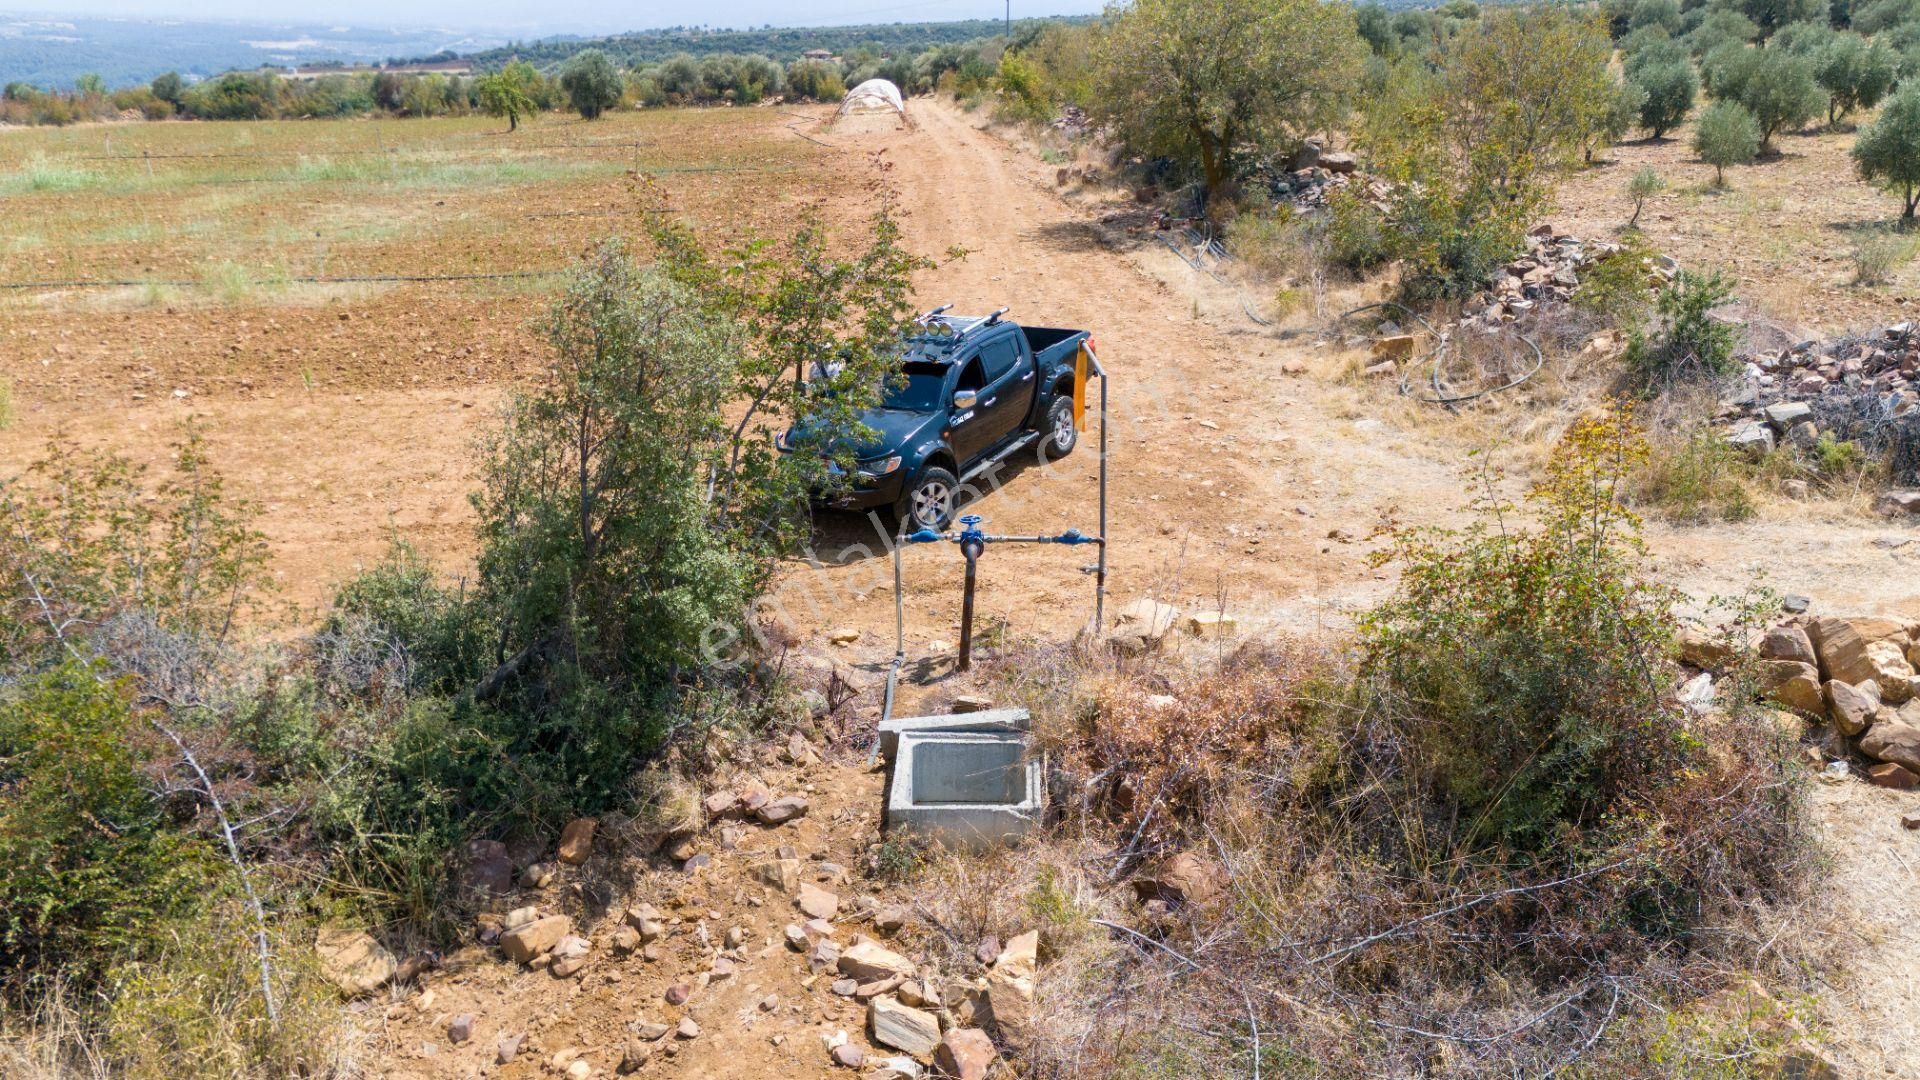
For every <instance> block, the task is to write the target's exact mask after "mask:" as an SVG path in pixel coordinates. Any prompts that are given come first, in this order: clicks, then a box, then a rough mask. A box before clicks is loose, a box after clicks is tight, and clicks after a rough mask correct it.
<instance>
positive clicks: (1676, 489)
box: [1630, 428, 1754, 524]
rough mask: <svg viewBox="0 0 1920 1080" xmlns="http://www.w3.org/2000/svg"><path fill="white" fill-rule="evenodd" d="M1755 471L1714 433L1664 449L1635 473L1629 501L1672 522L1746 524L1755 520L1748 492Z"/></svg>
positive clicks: (1706, 432)
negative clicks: (1649, 509)
mask: <svg viewBox="0 0 1920 1080" xmlns="http://www.w3.org/2000/svg"><path fill="white" fill-rule="evenodd" d="M1751 471H1752V470H1751V467H1750V466H1749V465H1748V463H1747V461H1746V459H1745V458H1744V457H1742V456H1741V454H1740V452H1739V451H1737V450H1735V449H1734V448H1733V447H1731V446H1728V445H1727V442H1726V440H1725V439H1723V438H1721V437H1720V435H1719V434H1718V433H1717V432H1715V431H1713V430H1711V429H1705V428H1703V429H1701V430H1699V431H1696V432H1694V433H1693V434H1691V435H1689V436H1687V437H1686V438H1684V439H1681V440H1677V441H1675V442H1674V443H1672V444H1670V445H1666V446H1662V447H1661V448H1660V452H1659V453H1657V454H1653V455H1651V456H1650V457H1649V458H1648V460H1647V461H1645V462H1644V463H1642V465H1641V467H1640V468H1639V469H1638V470H1637V471H1636V472H1635V474H1634V475H1633V477H1632V479H1631V492H1630V494H1631V496H1632V498H1633V501H1634V502H1635V503H1636V504H1638V505H1641V506H1645V507H1650V508H1654V509H1657V510H1658V511H1659V512H1660V513H1661V515H1662V516H1664V517H1667V518H1669V519H1671V520H1674V521H1681V522H1688V523H1693V524H1701V523H1706V522H1713V521H1745V520H1747V519H1748V518H1750V517H1752V516H1753V515H1754V505H1753V497H1752V495H1751V494H1749V492H1748V490H1747V483H1746V480H1747V477H1748V475H1749V474H1750V473H1751Z"/></svg>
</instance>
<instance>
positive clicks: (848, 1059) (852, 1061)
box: [831, 1043, 867, 1069]
mask: <svg viewBox="0 0 1920 1080" xmlns="http://www.w3.org/2000/svg"><path fill="white" fill-rule="evenodd" d="M831 1055H832V1057H833V1063H834V1064H835V1065H838V1066H840V1067H841V1068H843V1069H857V1068H859V1067H860V1066H862V1065H865V1064H866V1063H867V1052H866V1051H865V1050H862V1049H860V1048H859V1047H857V1046H855V1045H853V1044H852V1043H841V1044H840V1045H839V1046H836V1047H834V1048H833V1050H832V1051H831Z"/></svg>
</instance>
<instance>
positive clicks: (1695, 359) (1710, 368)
mask: <svg viewBox="0 0 1920 1080" xmlns="http://www.w3.org/2000/svg"><path fill="white" fill-rule="evenodd" d="M1732 297H1733V287H1732V286H1731V285H1730V284H1728V282H1727V280H1726V279H1725V278H1724V277H1722V276H1721V275H1720V272H1719V271H1717V270H1716V271H1714V272H1712V273H1709V274H1704V275H1702V274H1696V273H1693V272H1692V271H1689V270H1682V271H1680V272H1679V273H1678V274H1676V275H1675V276H1674V279H1673V281H1672V282H1671V283H1669V284H1668V285H1666V286H1665V287H1664V288H1662V289H1661V290H1660V295H1659V298H1658V300H1657V301H1656V302H1655V305H1654V306H1655V311H1656V313H1657V314H1658V316H1659V319H1660V325H1659V326H1658V328H1656V330H1655V332H1654V334H1653V336H1652V337H1651V338H1649V337H1648V336H1646V335H1645V334H1642V333H1640V332H1638V331H1635V332H1634V333H1633V334H1632V336H1631V337H1629V338H1628V341H1627V366H1628V367H1629V368H1630V369H1631V370H1632V371H1633V372H1634V373H1635V374H1636V375H1637V376H1638V377H1639V379H1640V381H1641V383H1642V385H1643V386H1644V387H1645V388H1647V389H1648V390H1650V391H1652V390H1659V389H1664V388H1665V387H1668V386H1672V385H1675V384H1678V383H1684V382H1692V381H1697V380H1702V379H1717V378H1722V377H1724V376H1726V375H1729V374H1731V373H1732V371H1733V367H1734V364H1733V346H1734V329H1733V327H1732V326H1730V325H1728V324H1726V323H1724V322H1721V321H1720V320H1718V319H1716V318H1714V317H1713V311H1714V309H1715V308H1717V307H1719V306H1720V305H1721V304H1724V303H1726V302H1727V301H1728V300H1730V299H1732Z"/></svg>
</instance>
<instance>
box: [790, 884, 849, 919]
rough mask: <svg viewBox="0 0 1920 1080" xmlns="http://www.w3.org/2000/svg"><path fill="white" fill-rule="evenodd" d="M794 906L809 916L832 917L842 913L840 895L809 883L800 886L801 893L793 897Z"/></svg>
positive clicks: (816, 917)
mask: <svg viewBox="0 0 1920 1080" xmlns="http://www.w3.org/2000/svg"><path fill="white" fill-rule="evenodd" d="M793 906H794V907H797V908H799V909H800V910H801V911H802V912H804V913H805V914H806V915H807V916H808V917H809V918H814V919H831V918H833V917H834V916H835V915H837V914H839V913H840V897H839V896H837V895H835V894H834V893H830V892H828V891H827V890H825V889H822V888H820V887H819V886H817V885H813V884H811V883H808V884H803V885H801V886H800V894H799V895H798V896H796V897H794V898H793Z"/></svg>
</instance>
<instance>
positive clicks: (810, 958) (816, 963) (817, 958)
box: [807, 941, 840, 971]
mask: <svg viewBox="0 0 1920 1080" xmlns="http://www.w3.org/2000/svg"><path fill="white" fill-rule="evenodd" d="M839 964H840V946H838V945H835V944H834V943H833V942H831V941H816V942H814V943H813V951H812V952H810V953H808V954H807V967H808V969H809V970H812V971H832V970H834V969H835V968H836V967H838V966H839Z"/></svg>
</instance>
